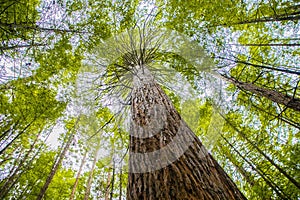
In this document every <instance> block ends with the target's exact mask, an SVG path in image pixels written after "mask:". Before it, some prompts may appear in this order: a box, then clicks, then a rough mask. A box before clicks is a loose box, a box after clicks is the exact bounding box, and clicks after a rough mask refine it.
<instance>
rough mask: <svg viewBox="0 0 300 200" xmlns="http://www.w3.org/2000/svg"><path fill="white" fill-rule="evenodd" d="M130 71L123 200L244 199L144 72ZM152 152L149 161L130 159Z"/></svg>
mask: <svg viewBox="0 0 300 200" xmlns="http://www.w3.org/2000/svg"><path fill="white" fill-rule="evenodd" d="M136 69H137V72H136V73H135V76H134V87H133V90H132V99H131V100H132V101H131V113H132V116H131V119H132V121H131V130H130V144H129V145H130V146H129V153H130V157H129V173H128V184H127V199H128V200H133V199H134V200H141V199H145V200H146V199H147V200H154V199H158V200H159V199H161V200H176V199H178V200H184V199H186V200H193V199H207V200H209V199H214V200H215V199H224V200H225V199H226V200H230V199H246V198H245V197H244V195H243V194H242V193H241V192H240V191H239V190H238V188H237V187H236V185H235V184H234V183H233V182H232V180H231V179H230V178H229V176H228V175H227V174H226V173H225V172H224V170H223V169H222V168H221V167H220V166H219V164H218V163H217V162H216V161H215V159H214V158H213V157H212V156H211V155H210V153H209V152H208V151H207V150H206V149H205V147H204V146H203V145H202V143H201V142H200V140H199V139H198V138H197V137H196V136H195V134H194V133H193V132H192V131H191V129H190V128H189V127H188V126H187V125H186V123H185V122H184V121H183V120H182V119H181V117H180V115H179V113H178V112H177V111H176V110H175V108H174V106H173V105H172V103H171V101H170V100H169V98H168V97H167V95H166V94H165V93H164V91H163V90H162V89H161V87H160V86H159V85H158V84H157V83H156V82H155V81H154V78H153V77H152V75H151V74H150V72H149V71H148V70H147V69H146V68H145V67H136ZM155 106H157V107H158V108H159V109H161V110H164V111H159V109H158V110H155ZM162 112H163V114H162ZM155 121H156V122H159V123H158V124H155V123H154V122H155ZM151 124H152V125H151ZM149 127H152V129H149ZM178 138H180V139H178ZM175 140H176V143H175V142H174V141H175ZM163 149H164V150H165V151H163ZM157 151H162V152H161V154H157V155H156V157H155V158H156V159H155V160H153V159H152V160H151V159H148V158H149V157H143V156H141V157H139V158H140V159H137V156H136V155H137V154H139V155H143V154H147V155H148V154H151V153H153V152H157ZM150 157H151V156H150ZM143 158H144V159H145V158H146V159H145V160H144V161H143V160H142V159H143ZM137 161H138V162H137ZM159 166H160V167H159Z"/></svg>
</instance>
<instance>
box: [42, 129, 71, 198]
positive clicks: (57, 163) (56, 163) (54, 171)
mask: <svg viewBox="0 0 300 200" xmlns="http://www.w3.org/2000/svg"><path fill="white" fill-rule="evenodd" d="M73 137H74V132H72V133H70V135H69V138H68V141H67V143H66V145H65V147H64V148H63V150H62V152H61V153H60V155H59V156H58V159H57V160H55V162H54V163H53V166H52V169H51V172H50V174H49V176H48V177H47V179H46V182H45V184H44V186H43V187H42V188H41V190H40V193H39V195H38V197H37V200H41V199H42V198H43V197H44V195H45V193H46V191H47V189H48V187H49V185H50V183H51V181H52V179H53V177H54V175H55V174H56V172H57V170H58V168H59V166H60V165H61V163H62V161H63V159H64V158H65V155H66V153H67V151H68V150H69V148H70V145H71V143H72V140H73Z"/></svg>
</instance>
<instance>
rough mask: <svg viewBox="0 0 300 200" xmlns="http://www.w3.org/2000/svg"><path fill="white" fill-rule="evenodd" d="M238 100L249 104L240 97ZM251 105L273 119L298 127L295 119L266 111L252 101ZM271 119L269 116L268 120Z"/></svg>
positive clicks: (299, 125) (299, 127) (299, 126)
mask: <svg viewBox="0 0 300 200" xmlns="http://www.w3.org/2000/svg"><path fill="white" fill-rule="evenodd" d="M240 100H241V101H242V102H243V103H245V104H246V105H249V103H248V102H247V101H245V100H242V99H240ZM247 103H248V104H247ZM251 106H253V107H254V108H256V109H257V110H259V111H261V112H264V113H266V114H267V115H269V116H270V117H273V119H277V120H278V121H280V120H281V121H283V122H285V123H287V124H289V125H291V126H293V127H295V128H297V129H300V124H299V123H297V122H295V121H293V120H291V119H288V118H285V117H284V116H282V115H279V114H277V113H276V114H275V113H271V112H268V111H266V109H263V108H261V107H259V106H258V105H255V104H254V103H253V102H251ZM273 119H270V118H269V120H270V121H272V120H273Z"/></svg>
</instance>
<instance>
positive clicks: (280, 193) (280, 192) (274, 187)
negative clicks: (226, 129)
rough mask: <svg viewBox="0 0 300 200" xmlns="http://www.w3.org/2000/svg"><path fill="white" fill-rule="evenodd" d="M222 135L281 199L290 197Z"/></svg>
mask: <svg viewBox="0 0 300 200" xmlns="http://www.w3.org/2000/svg"><path fill="white" fill-rule="evenodd" d="M221 137H222V138H223V139H224V140H225V142H226V143H227V144H228V145H229V146H230V147H231V148H232V149H233V150H234V151H235V152H236V153H237V154H238V156H240V157H241V158H242V159H243V160H244V161H245V162H246V163H247V164H248V165H249V166H250V167H251V169H252V170H254V171H256V172H257V173H258V174H259V175H260V177H261V178H262V179H263V180H264V181H265V182H266V184H267V185H268V186H269V187H270V188H271V189H272V190H273V191H275V193H276V194H277V195H278V197H280V199H290V198H289V196H288V195H287V194H285V192H284V191H283V190H282V189H281V188H280V187H279V186H278V185H276V184H275V183H274V182H273V181H272V180H270V178H268V177H267V176H265V174H264V173H263V171H262V170H261V169H260V168H258V167H255V166H254V165H253V164H252V162H251V161H249V160H248V159H247V158H246V157H245V156H243V155H242V154H241V153H240V152H239V151H238V150H237V149H236V148H235V147H234V145H232V144H231V143H230V142H229V141H228V140H227V139H226V138H225V137H224V136H223V135H221Z"/></svg>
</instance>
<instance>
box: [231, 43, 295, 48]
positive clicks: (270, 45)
mask: <svg viewBox="0 0 300 200" xmlns="http://www.w3.org/2000/svg"><path fill="white" fill-rule="evenodd" d="M228 45H232V46H250V47H251V46H252V47H282V46H285V47H295V46H300V44H297V43H293V44H283V43H281V44H275V43H269V44H228Z"/></svg>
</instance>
